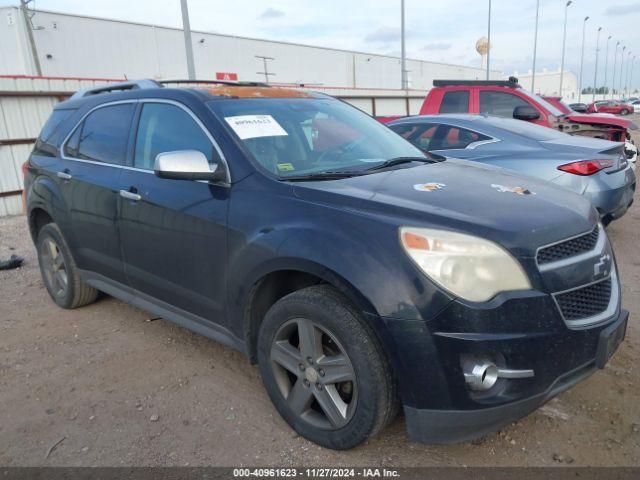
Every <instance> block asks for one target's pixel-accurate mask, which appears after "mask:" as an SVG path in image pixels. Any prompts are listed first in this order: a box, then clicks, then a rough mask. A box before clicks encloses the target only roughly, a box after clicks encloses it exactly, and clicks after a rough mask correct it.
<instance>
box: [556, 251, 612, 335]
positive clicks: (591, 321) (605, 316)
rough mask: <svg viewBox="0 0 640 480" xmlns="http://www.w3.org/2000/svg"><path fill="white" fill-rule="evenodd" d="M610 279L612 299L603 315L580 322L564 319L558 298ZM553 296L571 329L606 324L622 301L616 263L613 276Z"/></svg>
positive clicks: (582, 319) (599, 314)
mask: <svg viewBox="0 0 640 480" xmlns="http://www.w3.org/2000/svg"><path fill="white" fill-rule="evenodd" d="M608 279H611V298H610V299H609V305H608V306H607V308H606V310H604V311H603V312H601V313H598V314H597V315H593V316H591V317H586V318H581V319H579V320H567V319H566V318H565V317H564V314H563V313H562V309H561V308H560V305H559V304H558V300H557V299H556V296H558V295H562V294H563V293H569V292H573V291H574V290H580V289H581V288H586V287H589V286H591V285H595V284H597V283H600V282H604V281H606V280H608ZM551 296H552V298H553V302H554V303H555V304H556V308H557V309H558V312H559V313H560V316H561V317H562V319H563V320H564V322H565V323H566V324H567V326H568V327H569V328H574V329H580V328H586V327H593V326H596V325H599V324H601V323H605V322H606V321H608V320H609V319H610V318H611V317H613V316H614V315H615V314H616V312H617V311H618V304H619V300H620V286H619V285H618V272H617V269H616V265H615V263H614V264H613V266H612V267H611V274H610V275H609V276H608V277H606V278H603V279H601V280H596V281H595V282H591V283H587V284H585V285H580V286H579V287H574V288H570V289H568V290H563V291H561V292H555V293H552V294H551Z"/></svg>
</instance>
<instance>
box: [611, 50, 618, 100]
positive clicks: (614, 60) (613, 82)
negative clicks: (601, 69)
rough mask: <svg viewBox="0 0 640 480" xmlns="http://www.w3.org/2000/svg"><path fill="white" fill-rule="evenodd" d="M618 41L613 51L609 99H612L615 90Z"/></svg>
mask: <svg viewBox="0 0 640 480" xmlns="http://www.w3.org/2000/svg"><path fill="white" fill-rule="evenodd" d="M619 45H620V42H619V41H618V42H616V49H615V51H614V52H613V81H612V82H611V100H613V94H614V92H615V90H616V62H617V61H618V46H619Z"/></svg>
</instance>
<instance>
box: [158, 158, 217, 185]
mask: <svg viewBox="0 0 640 480" xmlns="http://www.w3.org/2000/svg"><path fill="white" fill-rule="evenodd" d="M153 170H154V172H155V174H156V175H157V176H158V177H160V178H166V179H170V180H209V181H220V180H225V178H226V175H225V172H224V168H221V167H220V166H219V165H217V164H216V165H215V168H214V169H213V170H212V169H211V167H210V165H209V161H208V160H207V157H205V156H204V154H203V153H202V152H199V151H198V150H179V151H176V152H164V153H159V154H158V156H157V157H156V162H155V165H154V167H153Z"/></svg>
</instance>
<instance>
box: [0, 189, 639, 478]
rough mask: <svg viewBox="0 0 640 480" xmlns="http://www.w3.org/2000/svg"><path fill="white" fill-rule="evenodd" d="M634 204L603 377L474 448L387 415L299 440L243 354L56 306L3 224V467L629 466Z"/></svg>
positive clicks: (615, 232)
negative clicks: (415, 431) (361, 426)
mask: <svg viewBox="0 0 640 480" xmlns="http://www.w3.org/2000/svg"><path fill="white" fill-rule="evenodd" d="M639 204H640V201H638V198H636V204H635V205H634V206H633V207H632V209H631V211H630V212H629V213H628V214H627V215H626V216H625V217H624V218H623V219H622V220H620V221H618V222H614V223H613V224H612V225H611V227H610V228H609V229H608V233H609V236H610V238H611V241H612V242H613V245H614V248H615V251H616V254H617V259H618V264H619V269H620V274H621V281H622V290H623V306H624V307H625V308H627V309H629V310H630V311H631V317H630V324H629V330H628V335H627V340H626V341H625V343H624V344H623V345H622V346H621V347H620V349H619V351H618V352H617V353H616V355H615V356H614V358H613V359H612V361H611V362H610V364H609V365H608V366H607V367H606V368H605V369H604V370H602V371H600V372H597V373H596V374H595V375H593V376H592V377H590V378H589V379H587V380H586V381H585V382H583V383H581V384H579V385H578V386H576V387H575V388H574V389H572V390H570V391H568V392H566V393H564V394H562V395H560V396H559V397H558V398H556V399H554V400H552V401H551V402H550V403H549V404H547V405H546V406H545V407H543V408H542V409H540V410H538V411H536V412H534V413H533V414H531V415H529V416H528V417H526V418H524V419H522V420H520V421H519V422H517V423H515V424H512V425H510V426H508V427H507V428H505V429H503V430H502V431H501V432H498V433H493V434H489V435H487V436H486V437H484V438H482V439H480V440H478V441H475V442H472V443H466V444H460V445H450V446H428V445H421V444H413V443H409V442H408V440H407V437H406V435H405V431H404V419H403V418H398V419H397V420H396V421H395V422H394V423H393V424H392V425H391V426H390V427H388V428H387V429H386V430H385V431H384V432H382V433H381V434H380V435H378V436H377V437H375V438H373V439H371V440H370V441H369V442H368V443H367V444H365V445H363V446H361V447H359V448H356V449H353V450H351V451H346V452H334V451H331V450H326V449H323V448H321V447H318V446H316V445H314V444H312V443H310V442H308V441H306V440H304V439H302V438H300V437H298V436H296V435H295V434H294V433H293V432H292V430H291V429H290V428H289V427H288V426H287V425H286V424H285V423H284V421H283V420H281V419H280V417H279V416H278V414H277V413H276V411H275V410H274V408H273V407H272V405H271V403H270V401H269V399H268V397H267V395H266V393H265V391H264V389H263V387H262V384H261V381H260V377H259V375H258V371H257V369H256V368H255V367H253V366H251V365H250V364H249V362H248V361H247V360H246V359H245V358H244V357H243V356H242V355H241V354H240V353H237V352H235V351H233V350H231V349H229V348H227V347H224V346H222V345H220V344H218V343H216V342H214V341H212V340H208V339H206V338H203V337H201V336H198V335H196V334H194V333H191V332H189V331H187V330H184V329H182V328H180V327H177V326H175V325H173V324H171V323H169V322H166V321H164V320H152V319H150V315H148V314H147V313H145V312H144V311H142V310H139V309H137V308H134V307H132V306H129V305H126V304H124V303H122V302H120V301H118V300H116V299H114V298H111V297H107V296H105V297H103V298H102V299H100V300H99V301H98V302H97V303H95V304H93V305H90V306H88V307H85V308H81V309H77V310H73V311H69V310H61V309H59V308H58V307H56V306H55V305H54V304H53V302H52V301H51V300H50V299H49V297H48V295H47V292H46V291H45V289H44V286H43V283H42V280H41V278H40V272H39V270H38V266H37V260H36V255H35V250H34V247H33V245H32V243H31V240H30V238H29V235H28V232H27V227H26V221H25V217H22V216H21V217H13V218H3V219H0V258H6V257H8V256H9V255H10V254H11V253H19V254H21V255H24V256H25V257H26V261H25V264H24V266H23V267H22V268H20V269H17V270H11V271H0V465H3V466H15V465H20V466H25V465H30V466H32V465H64V466H118V465H127V466H141V465H145V466H147V465H155V466H168V465H171V466H174V465H175V466H181V465H192V466H194V465H216V466H302V465H305V466H307V465H313V466H335V465H351V466H371V465H375V466H392V467H402V466H429V465H435V466H461V465H468V466H538V465H540V466H542V465H569V464H571V465H572V466H576V465H594V466H595V465H598V466H600V465H602V466H604V465H636V466H637V465H640V401H639V398H638V394H639V393H640V367H639V360H640V325H639V321H640V256H639V251H640V235H639V233H638V232H639V231H640V206H639ZM56 444H57V446H56V447H55V448H53V450H51V451H50V452H49V450H50V449H51V448H52V447H53V446H54V445H56ZM48 452H49V455H48V456H47V453H48Z"/></svg>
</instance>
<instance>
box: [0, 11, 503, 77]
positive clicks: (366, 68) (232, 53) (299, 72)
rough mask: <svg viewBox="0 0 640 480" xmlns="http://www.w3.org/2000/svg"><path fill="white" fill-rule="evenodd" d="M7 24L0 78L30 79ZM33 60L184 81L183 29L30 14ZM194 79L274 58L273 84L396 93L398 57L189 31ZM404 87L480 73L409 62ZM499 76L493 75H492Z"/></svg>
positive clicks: (258, 67) (22, 38)
mask: <svg viewBox="0 0 640 480" xmlns="http://www.w3.org/2000/svg"><path fill="white" fill-rule="evenodd" d="M0 12H1V14H2V16H3V17H6V18H9V17H12V18H13V22H12V23H10V22H8V21H2V22H0V40H1V43H0V74H25V75H34V74H35V70H34V67H33V65H32V64H33V62H32V59H31V52H30V50H29V48H28V43H27V37H26V29H25V27H24V19H23V17H22V13H21V12H20V10H19V9H17V8H13V7H9V8H3V9H0ZM33 24H34V26H35V27H36V30H34V32H33V33H34V37H35V42H36V46H37V50H38V57H39V59H40V63H41V65H42V74H43V75H45V76H67V77H68V76H74V77H93V78H123V77H124V76H126V77H127V78H141V77H152V78H185V77H186V70H187V67H186V60H185V49H184V37H183V33H182V30H180V29H175V28H168V27H161V26H154V25H144V24H137V23H130V22H123V21H117V20H107V19H99V18H91V17H80V16H75V15H68V14H61V13H54V12H48V11H37V12H36V13H35V15H34V16H33ZM192 40H193V51H194V58H195V64H196V74H197V77H198V78H203V79H211V78H215V72H233V73H237V74H238V76H239V79H240V80H248V81H251V80H253V81H256V80H258V81H263V80H264V76H262V75H260V74H258V73H257V72H260V71H262V70H263V65H262V60H260V59H258V58H256V57H255V55H264V56H268V57H273V58H274V60H273V61H269V64H268V69H269V71H270V72H272V73H275V75H274V76H272V77H271V78H270V80H271V81H273V82H279V83H298V84H299V83H305V84H321V85H325V86H334V87H350V88H354V87H355V88H389V89H397V88H399V87H400V59H399V58H396V57H390V56H385V55H376V54H373V53H362V52H351V51H346V50H336V49H330V48H322V47H313V46H308V45H298V44H292V43H284V42H273V41H268V40H258V39H251V38H244V37H235V36H230V35H219V34H211V33H206V32H198V31H194V32H192ZM407 69H408V70H409V79H410V84H411V88H414V89H428V88H430V87H431V85H432V82H433V79H434V78H464V79H476V78H478V79H482V78H484V76H485V72H484V70H482V69H480V68H474V67H466V66H457V65H449V64H442V63H436V62H426V61H421V60H408V62H407ZM491 76H492V78H500V77H501V75H500V72H498V71H493V72H491Z"/></svg>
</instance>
